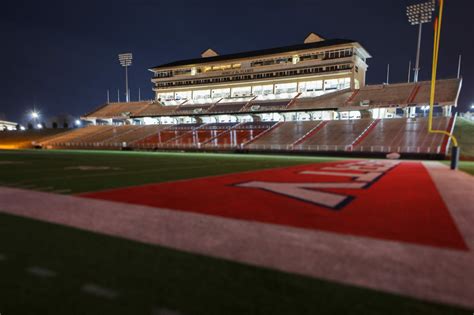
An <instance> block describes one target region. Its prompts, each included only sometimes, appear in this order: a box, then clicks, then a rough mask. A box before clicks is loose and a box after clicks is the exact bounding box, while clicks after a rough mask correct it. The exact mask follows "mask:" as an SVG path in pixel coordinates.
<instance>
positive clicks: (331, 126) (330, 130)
mask: <svg viewBox="0 0 474 315" xmlns="http://www.w3.org/2000/svg"><path fill="white" fill-rule="evenodd" d="M371 123H372V120H371V119H358V120H331V121H327V122H326V124H324V126H322V128H321V129H320V130H318V132H316V133H314V134H312V135H311V136H309V137H307V138H306V139H305V140H304V141H302V142H301V143H300V144H298V149H310V148H311V147H314V146H329V147H332V148H334V147H337V148H345V147H346V146H348V145H351V144H352V143H353V142H354V140H355V139H356V138H357V137H358V136H359V135H360V134H361V133H362V132H363V131H364V130H365V129H367V128H368V127H369V125H370V124H371Z"/></svg>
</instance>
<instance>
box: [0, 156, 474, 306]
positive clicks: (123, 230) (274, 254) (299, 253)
mask: <svg viewBox="0 0 474 315" xmlns="http://www.w3.org/2000/svg"><path fill="white" fill-rule="evenodd" d="M428 167H429V168H430V174H431V175H432V176H433V179H434V180H435V183H436V184H437V185H439V183H438V179H437V178H438V177H443V176H447V174H446V173H445V172H446V169H444V168H439V167H437V168H434V167H433V168H431V166H429V164H428ZM438 171H439V172H440V173H439V174H438V173H437V172H438ZM441 173H443V174H444V175H441ZM437 174H438V175H439V176H438V175H437ZM452 174H459V175H452V176H453V180H456V185H457V186H456V188H458V189H463V191H464V189H469V187H470V186H469V185H472V181H473V180H474V178H472V177H471V178H466V177H464V175H463V174H462V173H460V172H453V173H452ZM458 176H461V177H462V178H460V177H458ZM443 178H445V177H443ZM438 187H439V186H438ZM442 195H443V198H444V199H445V201H446V203H447V204H448V205H449V206H450V208H451V213H452V215H453V217H454V218H455V220H456V222H457V223H458V226H460V230H461V233H462V234H463V235H464V237H465V239H466V241H467V242H468V244H469V247H470V248H472V247H471V244H472V241H471V235H472V234H471V233H469V231H468V229H467V227H468V226H472V225H473V224H474V219H473V217H472V215H467V214H465V211H467V208H466V206H464V208H463V207H462V204H464V205H467V206H469V205H472V204H474V195H473V194H472V193H471V194H470V195H468V196H463V198H464V199H463V202H462V203H461V205H460V204H459V203H457V202H453V201H452V200H451V198H454V197H453V196H451V195H449V194H448V195H446V193H442ZM456 198H457V197H456ZM459 207H461V208H459ZM463 209H464V210H463ZM0 212H5V213H10V214H15V215H19V216H25V217H29V218H34V219H38V220H41V221H46V222H52V223H57V224H62V225H67V226H72V227H76V228H80V229H83V230H87V231H92V232H97V233H102V234H107V235H112V236H118V237H122V238H127V239H130V240H135V241H139V242H144V243H149V244H156V245H161V246H166V247H171V248H175V249H178V250H183V251H187V252H192V253H199V254H204V255H209V256H213V257H219V258H224V259H229V260H231V261H237V262H241V263H247V264H251V265H257V266H262V267H267V268H272V269H276V270H280V271H284V272H289V273H296V274H301V275H305V276H310V277H316V278H321V279H325V280H330V281H336V282H341V283H346V284H351V285H356V286H362V287H368V288H372V289H377V290H382V291H386V292H391V293H396V294H401V295H407V296H412V297H415V298H420V299H425V300H430V301H435V302H441V303H447V304H455V305H460V306H464V307H468V308H473V307H474V299H473V298H472V297H473V296H474V268H473V267H472V266H474V254H473V252H472V251H460V250H451V249H442V248H437V247H430V246H422V245H416V244H410V243H402V242H396V241H385V240H379V239H372V238H367V237H356V236H350V235H342V234H337V233H330V232H323V231H314V230H305V229H298V228H292V227H286V226H278V225H272V224H264V223H257V222H249V221H240V220H234V219H227V218H221V217H216V216H209V215H202V214H196V213H188V212H182V211H173V210H167V209H159V208H152V207H146V206H139V205H131V204H123V203H117V202H110V201H103V200H94V199H85V198H79V197H75V196H63V195H54V194H49V193H44V192H36V191H24V190H19V189H14V188H0ZM463 226H464V227H463Z"/></svg>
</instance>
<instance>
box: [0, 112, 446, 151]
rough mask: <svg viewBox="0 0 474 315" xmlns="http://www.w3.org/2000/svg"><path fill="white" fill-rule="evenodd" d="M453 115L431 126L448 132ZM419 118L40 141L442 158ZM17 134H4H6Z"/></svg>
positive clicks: (88, 132) (104, 130)
mask: <svg viewBox="0 0 474 315" xmlns="http://www.w3.org/2000/svg"><path fill="white" fill-rule="evenodd" d="M452 119H453V118H450V117H434V120H433V128H435V129H439V130H449V129H450V128H451V127H452V121H451V120H452ZM427 123H428V120H427V118H425V117H419V118H394V119H382V120H375V121H374V120H372V119H358V120H331V121H287V122H278V123H277V122H245V123H210V124H199V123H196V124H178V125H148V126H143V125H124V126H88V127H84V128H80V129H74V130H72V131H69V132H63V133H60V134H57V135H54V136H51V137H49V138H47V139H45V140H43V141H39V142H40V143H41V145H42V146H43V147H44V148H62V147H81V148H88V147H90V148H95V147H102V148H111V149H112V148H116V149H119V148H122V147H123V146H127V147H131V148H137V149H139V148H144V149H146V148H163V149H167V148H170V149H172V148H193V149H246V150H296V151H301V150H304V151H329V152H332V151H357V152H401V153H428V154H439V153H441V154H443V153H445V149H446V143H447V142H446V139H447V138H446V136H444V135H440V134H429V133H428V131H427ZM6 134H13V132H3V133H0V145H1V144H2V141H1V140H2V136H3V135H6Z"/></svg>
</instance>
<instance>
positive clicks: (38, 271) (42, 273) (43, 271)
mask: <svg viewBox="0 0 474 315" xmlns="http://www.w3.org/2000/svg"><path fill="white" fill-rule="evenodd" d="M26 271H27V272H28V273H30V274H32V275H34V276H38V277H41V278H52V277H56V275H57V273H56V272H55V271H53V270H50V269H47V268H43V267H38V266H31V267H28V268H26Z"/></svg>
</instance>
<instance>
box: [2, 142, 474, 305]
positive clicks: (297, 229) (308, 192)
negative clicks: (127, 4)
mask: <svg viewBox="0 0 474 315" xmlns="http://www.w3.org/2000/svg"><path fill="white" fill-rule="evenodd" d="M0 171H1V172H0V181H1V182H2V185H3V187H0V213H1V214H0V217H1V219H2V222H3V223H4V224H2V229H0V233H1V237H0V265H1V269H0V275H1V279H2V286H1V289H0V290H1V295H2V297H3V298H2V299H1V300H0V307H1V308H2V312H3V311H5V312H7V313H8V312H10V311H13V310H17V311H18V310H19V311H21V313H22V314H33V313H32V311H31V310H35V312H36V313H45V314H46V313H47V314H64V312H66V311H67V310H70V309H74V310H76V312H77V313H78V314H79V313H81V312H83V311H84V312H86V311H87V313H88V314H105V313H114V314H129V313H130V312H131V311H133V310H134V311H135V312H136V313H137V312H138V313H140V314H223V313H224V314H315V313H318V312H319V313H338V314H340V313H348V312H352V313H355V314H404V313H416V314H470V313H471V312H472V310H473V309H474V300H473V299H472V297H473V296H474V269H473V268H472V266H473V265H474V233H473V230H472V228H471V227H472V225H473V224H474V213H473V211H472V205H473V204H474V195H473V194H472V191H473V187H474V179H473V177H472V176H470V175H468V174H466V173H464V172H461V171H451V170H449V169H448V167H447V166H445V165H443V164H442V163H440V162H434V161H431V162H422V161H391V160H363V159H357V160H356V159H352V160H344V159H334V158H314V157H285V156H280V157H272V156H255V155H230V154H229V155H224V154H202V153H146V152H113V151H112V152H106V151H105V152H104V151H102V152H95V151H66V150H59V151H57V150H40V151H38V150H36V151H5V152H3V153H2V154H1V155H0ZM145 284H148V285H145ZM25 301H28V302H25ZM53 302H54V303H53Z"/></svg>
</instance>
